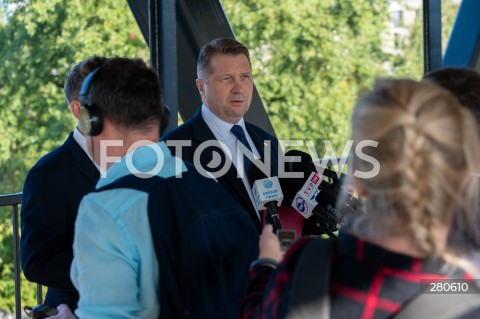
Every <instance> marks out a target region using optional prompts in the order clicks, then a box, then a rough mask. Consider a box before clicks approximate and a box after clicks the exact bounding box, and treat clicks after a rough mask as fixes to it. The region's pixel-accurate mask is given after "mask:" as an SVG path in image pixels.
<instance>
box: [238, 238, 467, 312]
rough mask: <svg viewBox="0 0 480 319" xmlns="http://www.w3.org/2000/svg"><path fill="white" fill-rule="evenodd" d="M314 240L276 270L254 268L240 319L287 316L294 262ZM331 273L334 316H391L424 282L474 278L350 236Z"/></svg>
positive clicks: (291, 251)
mask: <svg viewBox="0 0 480 319" xmlns="http://www.w3.org/2000/svg"><path fill="white" fill-rule="evenodd" d="M311 241H312V239H309V238H304V239H301V240H299V241H297V242H296V243H295V244H294V245H293V246H292V247H291V248H290V249H289V250H288V251H287V253H286V254H285V257H284V261H283V262H282V263H281V264H280V266H279V267H278V269H277V271H275V270H273V269H272V268H271V267H268V266H265V265H257V266H256V267H254V269H252V271H251V272H250V285H249V288H248V296H247V297H246V298H245V300H244V302H243V304H242V307H241V310H240V316H239V317H240V318H242V319H247V318H261V319H277V318H285V316H286V314H287V313H288V311H289V310H290V309H288V306H289V302H290V298H291V288H292V286H291V281H292V277H293V273H294V268H295V264H296V262H297V260H298V257H299V255H300V253H301V252H302V251H303V248H304V247H305V246H306V245H307V244H308V243H310V242H311ZM331 271H332V277H331V284H330V303H331V309H330V313H331V317H332V318H361V319H382V318H389V317H390V316H392V315H393V314H395V313H397V312H398V311H399V310H400V308H401V307H402V305H403V304H404V303H405V302H407V301H408V300H409V299H410V298H412V297H414V296H415V295H416V294H418V293H419V291H420V288H421V285H420V279H431V280H435V279H445V278H464V279H471V278H472V277H471V276H470V275H468V274H465V273H464V272H463V271H461V270H459V269H458V268H456V267H454V266H451V265H448V264H447V263H446V262H445V261H443V260H439V259H420V258H412V257H409V256H406V255H402V254H398V253H394V252H392V251H389V250H386V249H383V248H380V247H379V246H376V245H373V244H371V243H368V242H365V241H363V240H360V239H358V238H356V237H354V236H352V235H350V234H348V233H345V232H341V233H340V236H339V238H338V242H337V247H336V252H335V253H334V258H333V264H332V268H331ZM312 275H314V274H312Z"/></svg>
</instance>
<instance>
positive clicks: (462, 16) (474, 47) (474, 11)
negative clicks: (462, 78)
mask: <svg viewBox="0 0 480 319" xmlns="http://www.w3.org/2000/svg"><path fill="white" fill-rule="evenodd" d="M479 13H480V1H478V0H463V1H462V3H461V4H460V8H459V9H458V13H457V18H456V19H455V23H454V25H453V29H452V34H451V35H450V39H449V40H448V44H447V48H446V50H445V56H444V57H443V65H444V66H445V67H460V68H474V69H477V70H478V71H480V19H478V14H479Z"/></svg>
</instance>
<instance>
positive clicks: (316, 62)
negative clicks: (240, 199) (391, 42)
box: [222, 0, 389, 157]
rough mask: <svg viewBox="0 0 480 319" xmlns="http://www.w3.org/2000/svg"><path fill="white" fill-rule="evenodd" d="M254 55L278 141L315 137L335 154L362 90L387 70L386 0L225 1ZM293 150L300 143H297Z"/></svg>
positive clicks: (321, 149) (235, 26)
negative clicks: (384, 41)
mask: <svg viewBox="0 0 480 319" xmlns="http://www.w3.org/2000/svg"><path fill="white" fill-rule="evenodd" d="M222 3H223V5H224V8H225V11H226V13H227V16H228V17H229V19H230V22H231V24H232V26H233V30H234V31H235V33H236V37H237V38H238V39H239V40H240V41H241V42H243V43H244V44H245V45H247V46H248V47H249V48H250V50H251V54H252V64H253V68H254V77H255V84H256V86H257V88H258V91H259V94H260V96H261V97H262V100H263V103H264V105H265V108H266V110H267V112H268V115H269V116H270V120H271V121H272V124H273V127H274V128H275V131H276V133H277V136H278V137H279V138H280V139H301V140H305V139H309V140H313V142H314V145H315V148H316V149H317V151H318V153H319V156H320V157H322V156H323V155H324V147H323V146H324V141H325V140H329V141H331V143H332V145H333V148H334V150H335V151H336V152H337V154H336V155H337V156H340V155H341V151H342V150H343V147H344V146H345V143H346V140H347V139H348V138H349V131H348V122H349V118H350V113H351V110H352V106H353V104H354V102H355V99H356V97H357V94H358V92H359V91H360V89H361V88H362V87H369V86H370V85H371V83H372V81H373V79H374V78H375V77H377V76H378V75H381V74H382V73H384V71H383V70H382V62H383V61H384V60H385V59H386V56H385V54H384V53H383V52H382V50H381V38H380V35H381V33H382V31H383V30H384V29H385V19H388V18H389V17H388V15H387V13H386V1H384V0H378V1H377V0H348V1H347V0H346V1H337V0H301V1H299V0H245V1H235V0H222ZM296 148H298V147H296Z"/></svg>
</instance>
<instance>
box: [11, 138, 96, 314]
mask: <svg viewBox="0 0 480 319" xmlns="http://www.w3.org/2000/svg"><path fill="white" fill-rule="evenodd" d="M99 177H100V174H99V172H98V169H97V168H96V167H95V165H94V164H93V163H92V161H91V160H90V158H89V157H88V156H87V154H86V153H85V152H84V151H83V149H82V148H81V147H80V145H78V143H77V142H76V141H75V139H74V138H73V133H70V135H69V136H68V138H67V140H66V141H65V143H64V144H63V145H62V146H60V147H58V148H57V149H55V150H54V151H52V152H51V153H49V154H47V155H45V156H43V157H42V158H41V159H40V160H39V161H38V162H37V163H36V164H35V165H34V166H33V167H32V168H31V169H30V171H29V172H28V175H27V178H26V180H25V184H24V186H23V200H22V201H23V203H22V211H21V225H22V235H21V239H20V248H21V261H22V267H23V272H24V274H25V277H26V278H27V279H28V280H29V281H32V282H36V283H39V284H42V285H44V286H47V287H48V291H47V295H46V300H45V303H47V304H49V305H51V306H53V307H56V306H58V305H59V304H60V303H66V304H67V305H68V306H69V307H70V308H71V309H75V308H77V302H78V293H77V291H76V289H75V287H74V286H73V284H72V282H71V280H70V265H71V263H72V258H73V251H72V244H73V231H74V226H75V219H76V217H77V211H78V206H79V204H80V201H81V199H82V198H83V196H84V195H86V194H87V193H89V192H91V191H93V190H94V188H95V185H96V183H97V181H98V179H99Z"/></svg>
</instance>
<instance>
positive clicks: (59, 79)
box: [0, 0, 149, 310]
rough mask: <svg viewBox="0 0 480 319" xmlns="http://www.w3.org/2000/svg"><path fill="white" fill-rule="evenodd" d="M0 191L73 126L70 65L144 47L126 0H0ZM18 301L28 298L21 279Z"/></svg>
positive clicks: (15, 185)
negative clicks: (66, 87)
mask: <svg viewBox="0 0 480 319" xmlns="http://www.w3.org/2000/svg"><path fill="white" fill-rule="evenodd" d="M0 3H1V7H0V8H1V9H0V10H1V12H0V14H2V17H3V20H0V38H1V39H2V41H0V70H2V71H1V73H0V83H1V84H0V135H1V136H2V138H1V139H0V194H4V193H9V192H18V191H21V188H22V184H23V181H24V179H25V176H26V172H27V171H28V169H29V168H30V167H31V166H32V165H33V164H34V163H35V161H36V160H38V158H39V157H40V156H41V155H43V154H45V153H47V152H49V151H51V150H53V149H54V148H55V147H57V146H59V145H60V144H61V143H62V142H63V141H64V140H65V138H66V136H67V134H68V132H70V131H71V130H72V128H73V127H74V123H75V122H74V118H73V116H72V115H71V113H70V110H69V108H68V105H67V103H66V101H65V98H64V96H63V83H64V80H65V77H66V75H67V73H68V71H69V70H70V68H71V67H72V66H73V65H74V64H75V63H77V62H79V61H81V60H84V59H85V58H87V57H89V56H92V55H105V56H115V55H118V56H126V57H141V58H144V59H147V57H148V54H149V53H148V48H147V46H146V44H145V42H144V39H143V37H142V35H141V33H140V31H139V29H138V26H137V24H136V22H135V20H134V18H133V16H132V14H131V12H130V9H129V8H128V5H127V2H126V1H117V0H102V1H94V0H68V1H67V0H38V1H33V0H32V1H5V0H3V1H1V2H0ZM10 218H11V210H10V208H4V209H1V210H0V309H9V310H12V309H13V307H14V300H13V262H12V259H13V254H12V236H11V229H12V225H11V221H10ZM23 284H24V288H23V289H22V297H23V299H24V302H28V303H29V304H32V303H34V299H33V295H34V287H33V286H28V288H27V286H25V284H26V280H25V279H23Z"/></svg>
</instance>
